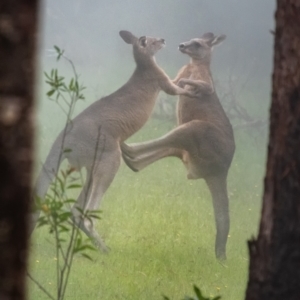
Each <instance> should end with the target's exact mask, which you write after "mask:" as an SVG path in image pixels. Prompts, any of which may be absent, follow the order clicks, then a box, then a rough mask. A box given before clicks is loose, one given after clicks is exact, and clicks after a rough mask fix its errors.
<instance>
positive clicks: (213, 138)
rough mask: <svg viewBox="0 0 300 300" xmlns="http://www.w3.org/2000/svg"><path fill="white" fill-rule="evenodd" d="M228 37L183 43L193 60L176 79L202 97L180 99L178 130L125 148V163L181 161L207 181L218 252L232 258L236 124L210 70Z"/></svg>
mask: <svg viewBox="0 0 300 300" xmlns="http://www.w3.org/2000/svg"><path fill="white" fill-rule="evenodd" d="M224 39H225V36H224V35H221V36H215V35H214V34H212V33H206V34H204V35H203V36H202V37H201V38H195V39H192V40H190V41H188V42H185V43H181V44H180V45H179V50H180V51H181V52H182V53H184V54H187V55H188V56H189V57H190V63H189V64H187V65H186V66H184V67H183V68H182V69H181V70H180V71H179V73H178V75H177V76H176V78H175V79H174V81H173V82H174V83H176V84H178V85H179V86H181V87H183V86H187V88H188V89H189V90H191V91H192V90H198V93H197V94H198V97H196V98H190V99H188V98H187V97H185V96H184V95H181V96H180V99H179V102H178V106H177V119H178V126H177V127H176V128H175V129H174V130H172V131H171V132H169V133H168V134H166V135H165V136H163V137H161V138H158V139H155V140H151V141H149V142H143V143H133V144H130V145H127V144H125V143H124V144H122V145H121V150H122V155H123V159H124V161H125V162H126V164H127V165H128V166H129V167H130V168H131V169H132V170H133V171H140V170H142V169H143V168H145V167H146V166H148V165H149V164H151V163H153V162H155V161H157V160H159V159H161V158H163V157H168V156H174V157H178V158H179V159H181V160H182V162H183V163H184V165H185V167H186V169H187V178H188V179H198V178H203V179H204V180H205V181H206V183H207V185H208V188H209V190H210V193H211V196H212V200H213V208H214V216H215V222H216V229H217V234H216V241H215V254H216V257H217V258H218V259H221V260H222V259H226V242H227V236H228V232H229V204H228V195H227V173H228V169H229V167H230V164H231V161H232V158H233V155H234V151H235V142H234V136H233V130H232V126H231V124H230V121H229V120H228V118H227V116H226V114H225V112H224V110H223V108H222V106H221V104H220V101H219V99H218V96H217V94H216V91H215V88H214V83H213V79H212V75H211V71H210V62H211V54H212V49H213V47H214V46H216V45H218V44H220V43H221V42H222V41H223V40H224Z"/></svg>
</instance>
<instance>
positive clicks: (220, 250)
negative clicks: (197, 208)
mask: <svg viewBox="0 0 300 300" xmlns="http://www.w3.org/2000/svg"><path fill="white" fill-rule="evenodd" d="M226 178H227V174H220V175H219V176H216V177H211V178H206V183H207V185H208V187H209V190H210V192H211V195H212V200H213V207H214V215H215V222H216V227H217V235H216V242H215V253H216V257H217V258H218V259H220V260H223V259H226V242H227V237H228V233H229V223H230V220H229V203H228V202H229V201H228V195H227V182H226V181H227V180H226Z"/></svg>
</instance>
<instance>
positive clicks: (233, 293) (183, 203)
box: [29, 95, 266, 300]
mask: <svg viewBox="0 0 300 300" xmlns="http://www.w3.org/2000/svg"><path fill="white" fill-rule="evenodd" d="M91 98H92V99H94V97H93V95H91ZM81 109H82V107H79V108H78V110H81ZM39 111H40V114H39V121H40V123H41V126H40V138H39V140H38V141H39V143H38V144H39V145H40V148H39V153H38V155H37V156H38V157H39V158H38V160H39V161H44V159H45V157H46V155H47V152H48V151H49V147H50V146H51V144H52V143H53V140H54V138H55V136H56V134H57V133H58V131H59V129H60V128H62V125H63V118H62V117H63V114H62V113H61V112H60V111H59V108H58V107H56V106H55V105H53V103H47V102H45V103H43V104H42V105H41V106H40V110H39ZM53 116H54V117H53ZM173 126H174V125H173V124H171V123H169V122H162V121H157V120H151V121H149V122H148V124H147V125H146V126H145V127H144V128H143V129H142V130H141V131H140V132H138V133H137V134H136V135H135V136H133V137H132V138H131V141H142V140H148V139H150V138H154V137H159V136H161V135H162V134H164V133H166V132H168V131H169V130H170V129H171V128H172V127H173ZM236 144H237V150H236V154H235V157H234V161H233V163H232V167H231V170H230V175H229V182H228V189H229V195H230V214H231V230H230V235H229V240H228V246H227V256H228V259H227V261H226V262H224V263H223V264H220V263H219V262H217V261H216V259H215V256H214V239H215V226H214V220H213V211H212V203H211V199H210V195H209V192H208V189H207V187H206V185H205V184H204V182H203V181H201V180H196V181H189V180H187V179H186V172H185V169H184V167H183V165H182V164H181V162H180V161H178V160H177V159H174V158H168V159H164V160H162V161H159V162H157V163H155V164H154V165H152V166H149V167H148V168H146V169H145V170H143V171H142V172H140V173H133V172H132V171H131V170H129V169H128V168H127V167H126V166H125V165H124V164H122V166H121V168H120V171H119V173H118V174H117V176H116V178H115V180H114V182H113V184H112V186H111V187H110V189H109V190H108V192H107V193H106V194H105V197H104V198H103V202H102V205H101V209H102V210H103V213H102V220H100V221H99V223H98V224H97V228H98V231H99V232H100V233H101V234H102V236H103V237H104V239H105V241H106V243H107V245H108V246H109V247H110V248H111V251H110V253H109V254H108V255H105V254H102V253H95V254H94V255H93V258H94V261H93V262H90V261H88V260H86V259H84V258H83V257H80V256H78V257H76V259H75V261H74V267H73V271H72V274H71V278H70V282H69V286H68V290H67V299H78V300H79V299H80V300H81V299H93V300H94V299H103V300H106V299H107V300H108V299H130V300H135V299H136V300H137V299H139V300H143V299H145V300H146V299H147V300H150V299H162V295H163V294H164V295H168V296H169V297H170V298H171V299H174V300H177V299H182V298H183V296H184V295H187V294H189V295H192V294H193V292H192V285H193V284H196V285H198V286H199V287H200V288H201V289H202V291H203V293H204V294H205V295H207V296H215V295H222V299H227V300H238V299H243V298H244V293H245V288H246V283H247V272H248V250H247V240H248V239H250V238H251V237H252V236H253V235H255V234H256V232H257V227H258V222H259V215H260V206H261V193H262V179H263V176H264V168H265V153H266V146H265V139H264V138H263V137H261V136H258V137H256V138H254V137H251V136H249V135H248V134H246V133H245V132H242V131H241V132H239V131H237V132H236ZM38 168H39V166H37V169H38ZM53 245H54V242H53V240H52V238H51V236H50V235H49V234H48V232H47V231H46V230H45V229H37V230H35V232H34V235H33V239H32V250H31V257H30V266H31V273H32V275H33V276H34V277H35V278H36V279H38V281H39V282H41V283H42V284H43V285H44V286H45V287H46V288H47V289H48V290H49V291H54V288H55V259H56V258H55V249H54V246H53ZM29 295H30V299H31V300H42V299H48V298H47V296H46V295H44V294H43V292H41V291H40V290H39V288H38V287H37V286H35V285H34V284H32V283H29Z"/></svg>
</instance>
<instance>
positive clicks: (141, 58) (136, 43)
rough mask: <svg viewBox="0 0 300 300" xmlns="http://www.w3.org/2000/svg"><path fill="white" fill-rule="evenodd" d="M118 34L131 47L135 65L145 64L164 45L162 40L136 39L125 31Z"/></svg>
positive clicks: (144, 37) (148, 37)
mask: <svg viewBox="0 0 300 300" xmlns="http://www.w3.org/2000/svg"><path fill="white" fill-rule="evenodd" d="M119 34H120V36H121V38H122V39H123V40H124V41H125V42H126V43H127V44H131V45H132V46H133V55H134V58H135V61H136V62H137V63H143V62H146V61H147V60H149V58H152V57H153V56H154V55H155V54H156V53H157V51H159V50H160V49H161V48H163V47H164V46H165V44H166V43H165V40H164V39H161V38H155V37H150V36H142V37H140V38H137V37H136V36H134V35H133V34H132V33H131V32H129V31H125V30H122V31H120V32H119Z"/></svg>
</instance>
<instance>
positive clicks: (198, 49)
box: [179, 32, 226, 62]
mask: <svg viewBox="0 0 300 300" xmlns="http://www.w3.org/2000/svg"><path fill="white" fill-rule="evenodd" d="M225 38H226V36H225V35H220V36H215V35H214V34H213V33H211V32H207V33H205V34H203V36H202V37H201V38H195V39H191V40H190V41H188V42H184V43H181V44H180V45H179V50H180V51H181V52H182V53H185V54H187V55H189V56H190V57H191V58H193V59H196V60H202V61H208V62H209V61H210V58H211V52H212V50H213V47H214V46H216V45H219V44H220V43H222V42H223V41H224V40H225Z"/></svg>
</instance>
